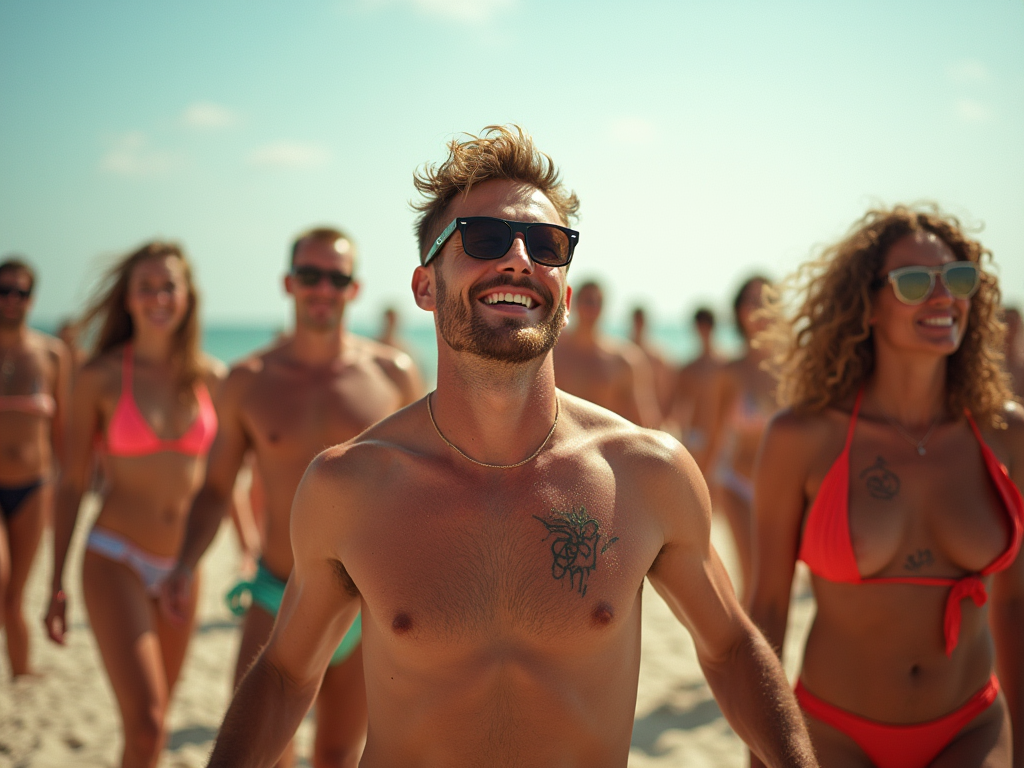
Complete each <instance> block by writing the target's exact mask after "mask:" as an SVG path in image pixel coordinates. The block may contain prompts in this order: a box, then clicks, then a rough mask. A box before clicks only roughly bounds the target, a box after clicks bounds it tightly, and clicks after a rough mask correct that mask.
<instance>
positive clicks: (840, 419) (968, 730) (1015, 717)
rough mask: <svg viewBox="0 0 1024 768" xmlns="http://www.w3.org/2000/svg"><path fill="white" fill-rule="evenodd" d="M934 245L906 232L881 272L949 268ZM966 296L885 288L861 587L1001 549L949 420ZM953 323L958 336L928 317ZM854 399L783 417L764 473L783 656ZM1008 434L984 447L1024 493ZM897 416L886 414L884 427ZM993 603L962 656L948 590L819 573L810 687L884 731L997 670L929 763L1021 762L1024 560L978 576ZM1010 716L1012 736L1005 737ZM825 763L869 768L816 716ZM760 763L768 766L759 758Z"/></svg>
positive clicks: (957, 697)
mask: <svg viewBox="0 0 1024 768" xmlns="http://www.w3.org/2000/svg"><path fill="white" fill-rule="evenodd" d="M955 260H956V258H955V257H954V255H953V253H952V252H951V251H950V250H949V248H948V247H946V245H945V244H944V243H942V242H941V241H940V240H938V239H937V238H934V237H932V236H929V237H924V236H921V237H917V236H913V235H911V236H907V237H905V238H903V239H901V240H898V241H897V242H896V243H895V244H894V245H893V246H892V247H891V248H890V250H889V253H888V254H887V255H886V260H885V266H884V267H883V269H882V271H881V274H883V275H884V274H886V273H887V272H889V271H890V270H892V269H896V268H898V267H903V266H910V265H921V264H925V265H929V266H933V265H938V264H942V263H945V262H950V261H955ZM969 308H970V300H969V299H963V300H957V299H954V298H953V297H952V296H950V294H949V292H948V291H947V290H946V289H945V286H943V284H942V281H941V280H937V281H936V287H935V290H934V292H933V293H932V294H931V296H930V297H929V298H928V299H927V300H926V301H924V302H923V303H921V304H919V305H916V306H907V305H905V304H901V303H900V302H899V301H898V300H897V299H896V297H895V295H894V294H893V292H892V289H891V288H890V287H889V286H888V285H886V286H884V287H883V288H881V289H880V292H879V294H878V297H877V300H876V305H875V309H874V316H873V318H872V327H873V330H872V334H873V338H874V343H875V354H876V363H875V368H874V373H873V374H872V376H871V377H870V378H869V379H868V380H867V381H866V382H865V383H864V395H863V402H862V406H861V411H860V414H859V416H858V420H857V426H856V431H855V433H854V438H853V443H852V446H851V451H850V496H849V521H850V523H849V524H850V536H851V539H852V541H853V544H854V551H855V555H856V559H857V567H858V570H859V571H860V573H861V574H862V576H864V577H869V576H870V577H879V576H885V577H895V576H933V577H936V576H937V577H953V578H959V577H961V576H964V575H966V574H969V573H976V572H978V571H980V570H981V569H982V568H984V567H985V566H987V565H988V564H989V563H991V562H992V561H993V560H994V559H995V558H996V557H997V556H998V555H1000V554H1001V553H1002V552H1004V551H1005V550H1006V547H1007V545H1008V543H1009V535H1010V533H1009V525H1008V520H1007V512H1006V510H1005V508H1004V507H1003V504H1002V501H1001V500H1000V499H999V497H998V496H997V494H996V490H995V487H994V486H993V484H992V481H991V479H990V476H989V474H988V472H987V470H986V469H985V466H984V464H983V460H982V454H981V449H980V447H979V445H978V441H977V439H976V438H975V436H974V434H973V432H972V431H971V428H970V426H969V425H968V423H967V421H966V419H965V418H964V417H963V416H962V415H960V414H955V415H954V414H949V413H947V412H946V411H945V405H944V404H945V402H946V390H945V382H946V367H947V364H948V359H949V355H951V354H952V353H953V352H954V351H955V350H956V349H957V347H958V346H959V344H960V342H961V339H962V338H963V334H964V333H965V331H966V322H967V317H968V312H969ZM942 317H951V318H952V320H953V322H952V324H951V325H945V326H943V325H929V320H934V319H936V318H942ZM852 406H853V403H852V401H851V402H848V403H843V404H841V405H840V406H839V407H836V408H828V409H826V410H824V411H822V412H820V413H817V414H813V413H812V414H797V413H795V412H794V411H792V410H786V411H783V412H782V413H781V414H779V415H778V416H777V417H776V418H775V419H774V420H773V421H772V423H771V425H770V427H769V429H768V432H767V434H766V436H765V442H764V447H763V449H762V451H761V455H760V460H759V463H758V469H757V475H756V495H755V499H754V509H755V516H756V521H757V553H758V557H757V566H756V581H755V589H754V593H753V600H752V606H751V616H752V617H753V619H754V621H755V622H757V624H758V626H760V627H761V628H762V629H763V630H764V632H765V635H766V636H767V637H768V639H769V641H770V642H771V643H772V644H773V645H774V646H775V647H776V648H779V649H781V648H782V645H783V643H784V641H785V636H786V624H787V614H788V610H789V599H790V587H791V583H792V579H793V570H794V566H795V563H796V557H797V551H798V547H799V544H800V531H801V527H802V525H803V521H804V519H805V515H806V514H807V512H808V510H809V509H810V508H811V505H812V504H813V502H814V498H815V496H816V495H817V493H818V489H819V487H820V486H821V483H822V479H823V478H824V477H825V474H826V473H827V472H828V470H829V468H830V467H831V466H832V463H833V462H834V461H835V459H836V457H837V456H838V455H839V454H840V452H841V451H842V449H843V445H844V442H845V438H846V432H847V429H848V428H849V423H850V411H851V408H852ZM1005 415H1006V419H1007V422H1008V428H1007V429H1003V430H995V429H990V428H986V427H984V425H979V426H980V427H982V430H981V431H982V436H983V437H984V439H985V442H986V443H987V444H988V445H989V447H990V448H991V449H992V451H993V452H994V453H995V455H996V457H997V458H998V459H999V460H1000V461H1001V462H1002V463H1003V464H1004V465H1005V466H1006V467H1008V469H1009V473H1010V477H1011V479H1013V481H1014V482H1015V483H1016V484H1017V487H1018V488H1019V487H1022V486H1024V416H1022V414H1021V409H1020V407H1019V406H1016V405H1012V404H1011V405H1009V406H1008V410H1007V412H1006V414H1005ZM887 417H888V418H887ZM890 418H891V419H895V420H896V421H897V422H898V423H900V424H902V425H904V426H905V429H907V431H908V432H910V433H911V434H912V435H915V436H918V437H921V436H924V435H925V433H926V432H927V430H928V429H929V425H931V424H932V423H933V422H934V421H935V420H936V419H938V423H937V425H936V427H935V429H934V432H932V434H931V436H930V437H929V438H928V440H927V444H926V453H925V455H923V456H922V455H918V453H917V450H916V448H915V446H913V445H911V444H910V443H909V442H908V441H907V440H906V439H905V438H904V437H902V436H901V435H900V433H899V432H898V431H897V429H895V428H894V427H893V426H892V423H891V422H890V421H889V419H890ZM984 581H985V584H986V590H987V591H988V594H989V599H988V602H987V604H986V605H985V606H983V607H978V606H976V605H975V604H974V603H973V602H972V601H971V600H964V601H962V602H961V609H962V616H963V619H962V622H963V623H962V625H961V629H960V636H959V642H958V644H957V647H956V649H955V650H954V652H953V655H952V657H947V656H946V653H945V648H944V640H943V632H942V617H943V611H944V605H945V601H946V597H947V594H948V591H949V590H948V588H938V587H933V586H916V585H898V584H879V585H861V584H843V583H834V582H830V581H827V580H825V579H823V578H820V577H818V576H813V577H812V585H813V589H814V594H815V597H816V600H817V606H818V609H817V614H816V616H815V619H814V624H813V625H812V627H811V633H810V637H809V638H808V640H807V646H806V649H805V651H804V660H803V669H802V672H801V677H802V679H803V681H804V683H805V684H806V686H807V689H808V690H809V691H810V692H811V693H813V694H814V695H816V696H818V697H819V698H821V699H824V700H825V701H827V702H828V703H830V704H832V705H834V706H836V707H839V708H841V709H845V710H847V711H849V712H852V713H854V714H857V715H860V716H861V717H866V718H870V719H872V720H878V721H880V722H883V723H892V724H904V723H922V722H926V721H929V720H933V719H936V718H939V717H942V716H944V715H946V714H948V713H950V712H952V711H954V710H956V709H957V708H958V707H960V706H961V705H963V703H964V702H966V701H967V700H968V699H969V698H970V697H971V696H972V695H973V694H974V693H975V692H977V691H978V690H980V689H981V688H982V686H984V685H985V683H986V682H987V681H988V679H989V676H990V675H991V674H992V672H993V670H996V671H998V673H999V681H1000V685H1001V687H1002V690H1003V693H1002V694H1000V696H999V698H998V699H997V700H996V703H995V704H994V705H993V706H991V707H989V708H988V709H987V710H985V711H984V712H982V713H981V714H980V715H978V716H977V717H976V718H975V719H974V721H972V722H971V723H970V724H968V725H967V726H966V727H965V728H964V729H963V730H962V731H961V732H960V733H959V735H957V737H956V738H955V739H954V740H953V742H952V743H951V744H950V745H949V746H948V747H946V749H945V750H944V751H943V752H942V753H941V754H940V755H939V757H938V759H937V760H936V761H935V762H934V763H932V765H933V766H939V767H940V768H945V767H948V768H952V767H953V766H956V767H957V768H965V767H966V766H982V765H983V766H989V767H991V768H996V767H997V766H1010V765H1011V757H1010V754H1011V741H1012V754H1013V758H1012V765H1013V766H1016V768H1020V767H1021V766H1022V765H1024V722H1022V720H1021V716H1022V714H1024V556H1021V555H1018V556H1017V558H1016V560H1015V562H1014V563H1013V564H1012V565H1011V566H1010V568H1008V569H1007V570H1005V571H1002V572H1000V573H997V574H994V575H991V576H988V577H986V578H985V579H984ZM1011 721H1012V732H1011ZM808 726H809V728H810V731H811V736H812V738H813V740H814V744H815V749H816V750H817V751H818V753H819V755H820V756H821V760H822V764H823V765H836V766H869V765H870V764H871V763H870V761H868V759H867V757H866V756H865V755H864V753H863V751H862V750H861V749H860V748H859V747H858V746H857V744H856V743H855V742H854V741H853V740H852V739H850V738H849V737H848V736H846V735H845V734H843V733H841V732H839V731H837V730H835V729H834V728H831V727H830V726H828V725H826V724H824V723H822V722H820V721H818V720H815V719H814V718H810V717H809V718H808ZM754 765H758V763H757V761H756V760H755V761H754Z"/></svg>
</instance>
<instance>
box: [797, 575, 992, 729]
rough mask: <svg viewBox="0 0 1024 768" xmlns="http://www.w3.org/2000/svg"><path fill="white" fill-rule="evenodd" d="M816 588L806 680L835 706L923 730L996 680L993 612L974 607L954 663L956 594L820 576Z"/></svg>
mask: <svg viewBox="0 0 1024 768" xmlns="http://www.w3.org/2000/svg"><path fill="white" fill-rule="evenodd" d="M813 583H814V592H815V597H816V599H817V603H818V609H817V613H816V615H815V618H814V622H813V624H812V625H811V631H810V634H809V635H808V638H807V645H806V648H805V650H804V659H803V665H802V668H801V671H800V678H801V680H802V681H803V682H804V684H805V685H806V686H807V688H808V690H810V691H811V692H812V693H813V694H814V695H816V696H818V697H819V698H821V699H824V700H825V701H827V702H828V703H829V704H832V705H833V706H836V707H839V708H840V709H844V710H846V711H847V712H851V713H853V714H856V715H860V716H861V717H866V718H869V719H872V720H878V721H880V722H885V723H893V724H897V723H921V722H926V721H928V720H934V719H936V718H939V717H942V716H943V715H946V714H948V713H950V712H952V711H954V710H955V709H956V708H957V707H959V706H961V705H962V704H963V703H964V702H965V701H967V700H968V699H969V698H970V697H971V696H972V695H973V694H974V693H976V692H977V691H978V690H979V689H980V688H981V687H982V686H984V685H985V683H986V682H987V681H988V679H989V677H990V675H991V674H992V670H993V664H994V659H995V656H994V650H993V646H992V638H991V634H990V632H989V629H988V613H987V610H985V609H983V608H977V607H975V606H974V605H973V604H970V605H968V603H970V601H965V602H964V605H963V620H962V625H961V628H960V640H959V644H958V645H957V648H956V650H955V652H954V654H953V656H952V658H949V657H947V656H946V654H945V650H944V646H943V635H942V615H943V610H944V607H945V600H946V595H947V592H948V589H944V588H942V587H931V586H918V585H907V584H836V583H832V582H828V581H825V580H824V579H821V578H817V577H815V578H814V579H813Z"/></svg>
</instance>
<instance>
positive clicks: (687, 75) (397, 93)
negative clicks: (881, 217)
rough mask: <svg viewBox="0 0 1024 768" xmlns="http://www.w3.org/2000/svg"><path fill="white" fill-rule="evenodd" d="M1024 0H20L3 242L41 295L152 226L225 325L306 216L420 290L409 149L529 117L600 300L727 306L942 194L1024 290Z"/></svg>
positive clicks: (1022, 297) (430, 155) (3, 91)
mask: <svg viewBox="0 0 1024 768" xmlns="http://www.w3.org/2000/svg"><path fill="white" fill-rule="evenodd" d="M1021 40H1024V0H970V1H968V0H960V1H958V2H947V1H944V0H933V1H932V2H919V1H918V0H899V1H898V2H893V0H856V1H854V0H829V2H827V3H824V2H820V0H808V1H807V2H785V1H783V2H773V3H765V2H738V1H736V2H733V1H731V0H718V1H716V2H683V1H681V0H670V1H666V2H651V1H648V0H634V1H633V2H629V3H621V2H606V1H605V0H591V1H590V2H568V1H567V0H291V1H290V2H287V3H265V2H257V3H254V2H251V1H243V0H176V2H174V3H138V2H113V1H111V2H84V1H83V2H76V3H67V2H56V0H33V1H32V2H23V1H22V2H16V1H14V0H0V256H3V255H8V254H12V253H18V254H23V255H24V256H26V257H27V258H28V259H29V260H30V261H32V262H33V263H34V264H35V265H36V267H37V269H38V272H39V276H40V279H39V290H38V293H37V297H36V306H35V316H34V319H35V320H36V322H40V323H42V322H52V321H54V320H56V319H58V318H61V317H63V316H66V315H69V314H72V313H74V312H75V311H77V310H79V309H80V308H81V306H82V304H83V302H84V300H85V298H86V297H87V296H88V293H89V289H90V287H91V286H92V285H93V282H94V281H95V280H96V279H97V277H98V276H99V274H100V273H101V271H102V270H103V268H104V267H105V266H106V265H108V264H110V263H111V261H112V260H113V259H116V258H117V257H118V256H121V255H124V254H126V253H128V252H129V251H131V250H133V249H134V248H135V247H137V246H138V245H140V244H141V243H143V242H145V241H147V240H151V239H154V238H162V239H173V240H177V241H179V242H181V243H182V244H183V245H184V246H185V249H186V251H187V252H188V254H189V255H190V257H191V258H192V260H193V262H194V264H195V267H196V273H197V277H198V281H199V284H200V288H201V291H202V297H203V316H204V318H205V320H206V322H208V323H210V324H245V323H257V322H258V323H280V324H281V325H284V324H286V323H287V320H288V304H287V302H286V299H285V296H284V295H283V291H282V289H281V276H282V273H283V272H284V270H285V261H286V257H287V253H288V250H289V247H290V243H291V241H292V239H293V238H294V236H295V235H296V234H297V233H298V232H300V231H302V230H303V229H306V228H308V227H310V226H312V225H318V224H333V225H339V226H341V227H342V228H344V229H346V230H348V231H349V232H351V233H352V235H353V238H354V239H355V241H356V242H357V244H358V246H359V249H360V252H361V255H362V261H361V264H360V267H359V269H360V276H361V279H362V282H363V291H362V294H361V296H360V298H359V299H358V301H357V302H356V303H355V304H354V305H353V306H352V310H351V311H352V316H353V320H354V321H355V322H358V323H363V324H366V323H371V322H376V318H377V317H378V315H379V314H380V312H381V309H382V308H383V307H384V306H385V305H387V304H395V305H397V306H398V307H399V309H400V311H401V312H402V314H403V316H404V317H405V320H406V322H407V323H425V322H429V315H426V314H425V313H422V312H421V311H419V310H418V309H416V307H415V305H414V304H413V302H412V298H411V291H410V289H409V284H410V279H411V275H412V270H413V267H414V266H415V265H416V263H417V251H416V244H415V239H414V237H413V234H412V229H413V222H414V218H415V214H414V212H413V211H412V210H411V208H410V206H409V203H410V201H411V200H413V199H415V190H414V188H413V185H412V174H413V172H414V170H415V169H416V168H417V167H419V166H421V165H422V164H423V163H436V162H439V161H441V160H443V159H444V157H445V156H446V150H445V143H446V142H447V141H449V140H451V139H452V138H453V137H457V136H458V135H459V134H460V133H462V132H470V133H479V132H480V130H481V129H482V128H483V127H484V126H486V125H490V124H503V123H517V124H520V125H522V126H523V127H525V128H526V129H527V130H528V131H529V132H530V133H532V134H533V136H534V138H535V140H536V143H537V145H538V147H539V148H540V149H541V150H543V151H545V152H547V153H548V154H550V155H551V156H552V158H553V159H554V160H555V162H556V164H557V165H558V166H559V167H560V168H561V170H562V173H563V176H564V179H565V181H566V183H567V184H568V186H570V187H571V188H572V189H574V190H575V191H576V192H577V193H578V194H579V197H580V200H581V203H582V205H581V212H580V213H581V215H580V219H579V221H578V223H577V229H579V231H580V233H581V235H580V245H579V248H578V249H577V251H576V256H575V258H574V262H573V266H572V270H571V273H570V281H571V282H578V281H581V280H583V279H587V278H597V279H600V280H601V281H602V282H603V283H604V285H605V288H606V294H607V304H606V306H607V310H606V311H607V313H608V315H609V316H610V318H611V319H612V320H613V321H619V320H621V319H623V318H624V316H625V314H626V312H627V311H628V310H629V308H630V307H632V306H633V305H634V304H635V303H638V302H639V303H644V304H645V305H646V306H648V307H649V309H650V311H651V313H652V316H653V317H654V319H655V322H657V323H669V324H678V325H679V326H680V327H681V326H682V324H683V322H684V318H688V316H689V315H690V314H692V312H693V310H694V308H695V307H696V306H697V305H698V304H699V303H709V304H711V305H712V306H713V307H714V308H716V309H718V310H720V311H722V312H727V310H728V307H729V306H730V303H731V299H732V294H733V292H734V291H735V289H736V287H737V286H738V285H739V283H740V282H741V281H742V280H743V279H744V278H745V277H746V276H747V275H749V274H751V273H752V272H765V273H767V274H768V275H770V276H772V277H781V276H783V275H784V274H786V273H787V272H789V271H791V270H792V269H794V268H795V267H796V266H797V265H798V264H799V263H800V262H801V261H804V260H806V259H808V258H810V257H812V256H813V255H814V254H815V252H816V249H820V248H821V247H822V246H823V245H825V244H827V243H830V242H833V241H834V240H836V239H838V238H839V237H841V236H842V235H843V233H844V232H845V231H846V230H847V229H848V228H849V227H850V226H851V225H852V224H853V222H855V221H856V220H857V219H858V218H859V217H860V216H862V215H863V214H864V212H865V211H866V210H868V209H869V208H871V207H873V206H878V205H891V204H894V203H899V202H914V201H920V200H933V201H936V202H938V203H939V204H940V205H941V206H942V207H943V208H944V209H945V210H946V211H948V212H950V213H953V214H955V215H957V216H959V217H961V219H962V220H963V221H964V222H966V223H968V224H970V225H971V226H972V227H978V228H980V229H979V230H978V233H977V236H978V237H979V238H980V239H981V241H982V242H983V243H984V244H985V245H986V246H987V247H988V248H990V249H991V250H992V252H993V254H994V256H995V265H996V266H995V267H994V269H996V271H997V273H998V274H999V275H1000V279H1001V281H1002V287H1003V292H1004V295H1005V296H1006V299H1007V301H1008V302H1015V303H1018V304H1020V303H1024V45H1022V44H1021Z"/></svg>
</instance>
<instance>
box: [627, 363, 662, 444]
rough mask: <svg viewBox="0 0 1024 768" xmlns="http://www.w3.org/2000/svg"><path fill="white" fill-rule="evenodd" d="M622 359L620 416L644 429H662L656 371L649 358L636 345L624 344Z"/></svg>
mask: <svg viewBox="0 0 1024 768" xmlns="http://www.w3.org/2000/svg"><path fill="white" fill-rule="evenodd" d="M620 358H621V360H622V369H621V372H620V375H619V381H618V387H617V389H618V395H619V403H620V408H619V410H618V414H619V415H620V416H623V417H625V418H627V419H629V420H630V421H632V422H633V423H634V424H638V425H639V426H641V427H648V428H650V429H658V428H659V427H661V408H660V407H659V406H658V395H657V393H656V392H655V389H654V371H653V370H652V369H651V364H650V362H649V361H648V360H647V356H646V355H645V354H644V353H643V350H641V349H640V348H639V347H637V346H636V345H634V344H632V343H629V344H628V345H626V344H625V343H623V346H622V348H621V350H620Z"/></svg>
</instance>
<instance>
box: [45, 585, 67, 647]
mask: <svg viewBox="0 0 1024 768" xmlns="http://www.w3.org/2000/svg"><path fill="white" fill-rule="evenodd" d="M67 604H68V600H67V597H66V596H65V595H64V590H63V589H56V590H54V592H53V596H52V597H50V605H49V607H48V608H47V609H46V616H45V618H44V619H43V624H44V625H45V626H46V634H47V636H48V637H49V638H50V639H51V640H52V641H53V642H55V643H57V644H58V645H64V638H65V636H66V635H67V631H68V622H67Z"/></svg>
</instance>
